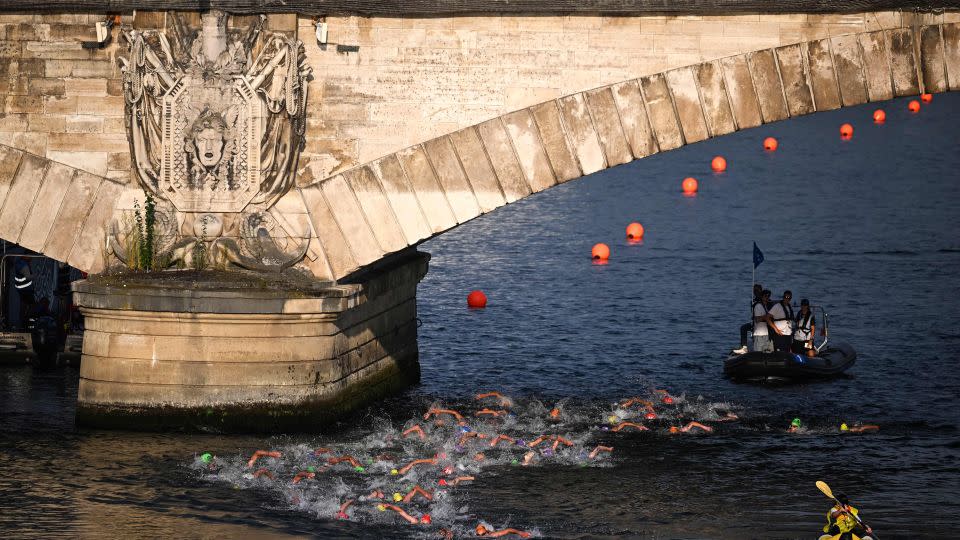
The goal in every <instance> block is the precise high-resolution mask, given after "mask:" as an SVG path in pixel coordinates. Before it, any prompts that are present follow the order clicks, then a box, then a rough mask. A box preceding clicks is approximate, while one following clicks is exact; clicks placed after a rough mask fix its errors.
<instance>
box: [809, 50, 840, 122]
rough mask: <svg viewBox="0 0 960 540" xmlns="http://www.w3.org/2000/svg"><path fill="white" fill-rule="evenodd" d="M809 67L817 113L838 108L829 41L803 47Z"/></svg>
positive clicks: (835, 77) (834, 71)
mask: <svg viewBox="0 0 960 540" xmlns="http://www.w3.org/2000/svg"><path fill="white" fill-rule="evenodd" d="M804 50H805V51H806V58H807V65H808V66H809V67H810V88H811V89H812V90H813V102H814V104H815V105H816V108H817V110H818V111H829V110H833V109H838V108H840V85H839V83H838V82H837V73H836V70H835V69H834V67H833V54H831V52H830V40H828V39H821V40H818V41H811V42H809V43H807V44H806V47H804Z"/></svg>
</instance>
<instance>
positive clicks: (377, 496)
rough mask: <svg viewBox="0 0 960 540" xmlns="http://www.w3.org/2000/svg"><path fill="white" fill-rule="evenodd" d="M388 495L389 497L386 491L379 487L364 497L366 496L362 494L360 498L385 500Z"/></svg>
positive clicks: (363, 499) (364, 499)
mask: <svg viewBox="0 0 960 540" xmlns="http://www.w3.org/2000/svg"><path fill="white" fill-rule="evenodd" d="M386 497H387V496H386V495H384V493H383V492H382V491H380V490H379V489H375V490H373V491H371V492H370V494H369V495H367V496H366V497H364V496H362V495H361V496H360V500H362V501H370V500H383V499H385V498H386Z"/></svg>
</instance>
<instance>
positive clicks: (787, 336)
mask: <svg viewBox="0 0 960 540" xmlns="http://www.w3.org/2000/svg"><path fill="white" fill-rule="evenodd" d="M792 298H793V293H791V292H790V291H783V298H782V299H781V300H780V301H779V302H777V303H776V304H774V305H773V307H771V308H770V317H771V318H772V319H773V330H774V332H775V333H776V335H775V336H774V337H773V346H774V349H776V350H778V351H789V350H790V345H791V344H792V341H793V339H792V338H793V319H794V315H793V307H792V306H791V305H790V300H791V299H792Z"/></svg>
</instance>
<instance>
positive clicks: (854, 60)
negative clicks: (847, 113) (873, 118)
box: [811, 35, 867, 109]
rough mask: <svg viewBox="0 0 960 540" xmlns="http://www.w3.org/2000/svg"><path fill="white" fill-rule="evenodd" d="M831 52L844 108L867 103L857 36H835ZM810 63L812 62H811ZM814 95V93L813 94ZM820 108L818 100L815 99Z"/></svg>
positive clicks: (831, 43) (864, 78) (865, 84)
mask: <svg viewBox="0 0 960 540" xmlns="http://www.w3.org/2000/svg"><path fill="white" fill-rule="evenodd" d="M830 48H831V50H832V51H833V65H834V68H835V69H836V73H837V82H838V84H839V87H840V98H841V99H842V101H843V106H844V107H850V106H853V105H859V104H861V103H866V102H867V81H866V77H865V76H864V72H863V58H862V57H861V56H860V42H859V41H858V40H857V36H855V35H848V36H837V37H835V38H832V39H831V40H830ZM811 63H812V61H811ZM814 95H816V92H814ZM817 108H818V109H819V108H820V99H819V98H818V99H817Z"/></svg>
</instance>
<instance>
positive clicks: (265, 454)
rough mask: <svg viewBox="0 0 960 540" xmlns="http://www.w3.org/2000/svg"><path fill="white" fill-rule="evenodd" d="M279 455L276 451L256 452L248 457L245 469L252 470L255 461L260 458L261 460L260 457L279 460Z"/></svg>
mask: <svg viewBox="0 0 960 540" xmlns="http://www.w3.org/2000/svg"><path fill="white" fill-rule="evenodd" d="M280 455H281V454H280V452H277V451H276V450H274V451H268V450H257V451H256V452H254V453H253V455H252V456H250V461H248V462H247V468H248V469H252V468H253V465H254V463H256V462H257V460H258V459H260V458H262V457H272V458H279V457H280Z"/></svg>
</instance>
